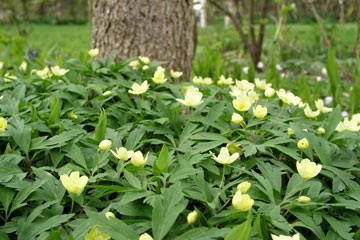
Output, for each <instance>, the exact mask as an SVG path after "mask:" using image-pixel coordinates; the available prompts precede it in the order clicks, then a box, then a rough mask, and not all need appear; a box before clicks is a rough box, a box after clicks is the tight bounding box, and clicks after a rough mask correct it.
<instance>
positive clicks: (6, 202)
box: [0, 186, 15, 213]
mask: <svg viewBox="0 0 360 240" xmlns="http://www.w3.org/2000/svg"><path fill="white" fill-rule="evenodd" d="M0 193H1V194H0V202H1V204H2V205H3V208H4V210H5V212H6V213H7V211H8V210H9V206H10V204H11V201H12V199H13V198H14V195H15V191H14V190H12V189H10V188H6V187H1V186H0Z"/></svg>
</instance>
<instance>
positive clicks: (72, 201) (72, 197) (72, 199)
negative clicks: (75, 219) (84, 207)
mask: <svg viewBox="0 0 360 240" xmlns="http://www.w3.org/2000/svg"><path fill="white" fill-rule="evenodd" d="M70 195H71V209H70V214H71V213H72V211H73V209H74V194H72V193H70Z"/></svg>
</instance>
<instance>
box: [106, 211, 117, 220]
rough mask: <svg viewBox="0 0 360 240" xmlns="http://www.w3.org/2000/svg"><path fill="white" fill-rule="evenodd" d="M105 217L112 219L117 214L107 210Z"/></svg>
mask: <svg viewBox="0 0 360 240" xmlns="http://www.w3.org/2000/svg"><path fill="white" fill-rule="evenodd" d="M105 217H106V218H107V219H110V218H111V217H113V218H114V217H115V214H113V213H112V212H107V213H105Z"/></svg>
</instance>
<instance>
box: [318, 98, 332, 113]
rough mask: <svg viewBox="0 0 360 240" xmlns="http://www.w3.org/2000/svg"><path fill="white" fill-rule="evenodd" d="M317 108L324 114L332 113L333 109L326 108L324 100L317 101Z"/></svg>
mask: <svg viewBox="0 0 360 240" xmlns="http://www.w3.org/2000/svg"><path fill="white" fill-rule="evenodd" d="M315 106H316V108H317V109H318V110H319V111H320V112H322V113H328V112H331V111H332V110H333V109H332V108H329V107H325V104H324V100H322V99H318V100H316V101H315Z"/></svg>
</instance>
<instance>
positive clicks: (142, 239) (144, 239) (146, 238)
mask: <svg viewBox="0 0 360 240" xmlns="http://www.w3.org/2000/svg"><path fill="white" fill-rule="evenodd" d="M139 240H154V239H153V238H152V237H151V236H150V235H149V234H147V233H143V234H141V236H140V237H139Z"/></svg>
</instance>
